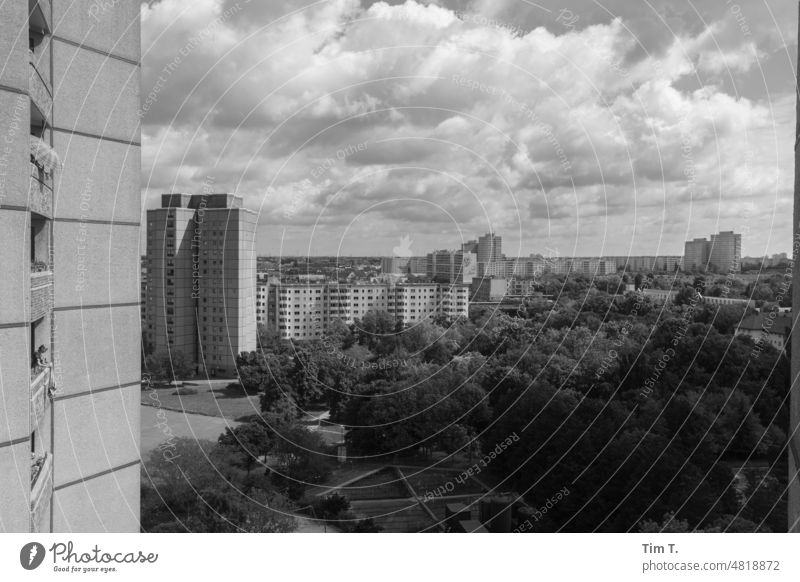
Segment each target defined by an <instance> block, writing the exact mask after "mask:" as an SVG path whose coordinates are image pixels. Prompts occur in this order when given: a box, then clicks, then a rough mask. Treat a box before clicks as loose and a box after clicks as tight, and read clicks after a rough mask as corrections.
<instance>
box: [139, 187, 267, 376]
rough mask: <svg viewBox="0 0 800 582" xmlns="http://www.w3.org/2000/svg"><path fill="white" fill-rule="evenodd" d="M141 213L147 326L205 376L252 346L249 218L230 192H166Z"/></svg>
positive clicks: (163, 347)
mask: <svg viewBox="0 0 800 582" xmlns="http://www.w3.org/2000/svg"><path fill="white" fill-rule="evenodd" d="M161 206H162V207H161V208H157V209H154V210H148V211H147V273H148V289H147V328H146V330H145V333H146V337H147V339H148V341H149V342H150V344H151V345H152V346H153V347H154V349H155V350H156V351H165V352H166V351H170V352H174V351H176V350H179V351H181V352H183V354H184V355H185V356H186V357H187V358H189V359H190V360H191V361H193V362H195V363H196V365H197V366H198V367H199V368H200V369H204V370H205V371H206V372H207V373H209V374H211V375H216V374H223V375H227V376H231V375H235V374H236V356H237V355H238V354H239V353H240V352H244V351H252V350H255V349H256V313H255V305H256V297H255V295H256V264H255V255H254V245H255V229H256V215H255V213H254V212H253V211H251V210H246V209H244V208H242V199H241V198H240V197H238V196H234V195H233V194H198V195H194V196H189V195H187V194H165V195H163V196H162V197H161Z"/></svg>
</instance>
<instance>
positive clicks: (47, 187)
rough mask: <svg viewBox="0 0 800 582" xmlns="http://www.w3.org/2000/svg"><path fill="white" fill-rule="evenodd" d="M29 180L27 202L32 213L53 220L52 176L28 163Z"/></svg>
mask: <svg viewBox="0 0 800 582" xmlns="http://www.w3.org/2000/svg"><path fill="white" fill-rule="evenodd" d="M30 166H31V179H30V189H29V191H28V200H29V201H30V207H31V211H32V212H36V213H37V214H41V215H42V216H45V217H47V218H53V176H52V174H47V173H45V171H44V170H43V169H42V168H40V167H39V166H37V165H36V164H34V163H33V162H30Z"/></svg>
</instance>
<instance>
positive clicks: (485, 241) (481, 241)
mask: <svg viewBox="0 0 800 582" xmlns="http://www.w3.org/2000/svg"><path fill="white" fill-rule="evenodd" d="M502 258H503V237H500V236H497V235H495V234H493V233H491V232H490V233H487V234H485V235H483V236H481V237H478V263H490V262H492V261H499V260H500V259H502Z"/></svg>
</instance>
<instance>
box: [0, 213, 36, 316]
mask: <svg viewBox="0 0 800 582" xmlns="http://www.w3.org/2000/svg"><path fill="white" fill-rule="evenodd" d="M0 233H3V240H4V244H2V245H0V265H2V266H3V276H2V277H0V298H2V301H0V323H19V322H22V321H28V313H30V295H29V294H30V278H31V252H30V224H29V223H28V214H27V213H26V212H19V211H16V210H0Z"/></svg>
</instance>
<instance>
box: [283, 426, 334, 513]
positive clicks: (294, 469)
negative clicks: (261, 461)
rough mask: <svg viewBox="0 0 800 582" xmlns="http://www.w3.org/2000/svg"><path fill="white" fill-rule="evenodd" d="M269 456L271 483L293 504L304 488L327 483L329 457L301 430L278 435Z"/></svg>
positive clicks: (318, 440) (313, 435) (296, 428)
mask: <svg viewBox="0 0 800 582" xmlns="http://www.w3.org/2000/svg"><path fill="white" fill-rule="evenodd" d="M272 454H273V455H275V457H276V459H277V465H276V466H275V468H274V470H272V471H271V479H272V482H273V483H274V484H275V485H276V486H277V487H278V488H280V489H281V490H283V491H284V492H285V494H286V495H288V497H289V498H290V499H293V500H298V499H300V498H301V497H302V496H303V493H304V492H305V490H306V487H307V486H308V485H313V484H316V483H321V482H322V481H324V480H325V479H327V478H328V476H329V475H330V474H331V471H332V469H333V464H334V461H333V457H332V455H331V453H329V451H328V450H327V447H326V446H325V442H324V441H323V440H322V437H320V435H319V434H318V433H315V432H311V431H309V430H308V429H306V428H305V427H303V426H296V425H295V426H292V427H291V428H289V429H287V430H285V431H282V432H281V434H279V435H278V437H277V438H276V439H275V446H274V447H273V449H272Z"/></svg>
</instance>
